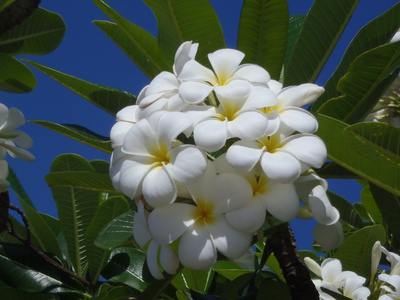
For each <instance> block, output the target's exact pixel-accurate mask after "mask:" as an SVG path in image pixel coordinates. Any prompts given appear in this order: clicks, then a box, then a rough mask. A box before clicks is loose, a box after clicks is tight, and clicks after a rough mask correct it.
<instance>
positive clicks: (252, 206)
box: [225, 196, 265, 233]
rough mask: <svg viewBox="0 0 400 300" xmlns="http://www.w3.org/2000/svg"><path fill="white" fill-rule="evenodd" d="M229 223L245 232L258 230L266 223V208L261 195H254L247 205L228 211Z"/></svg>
mask: <svg viewBox="0 0 400 300" xmlns="http://www.w3.org/2000/svg"><path fill="white" fill-rule="evenodd" d="M225 216H226V220H227V221H228V223H229V225H231V226H232V227H234V228H236V229H237V230H240V231H243V232H250V233H254V232H256V231H257V230H258V229H259V228H260V227H261V226H262V224H263V223H264V220H265V209H264V204H263V203H262V202H261V201H260V199H259V196H258V197H257V196H255V197H253V199H252V200H250V201H249V202H248V203H247V204H246V205H245V206H243V207H241V208H238V209H236V210H233V211H230V212H228V213H226V215H225Z"/></svg>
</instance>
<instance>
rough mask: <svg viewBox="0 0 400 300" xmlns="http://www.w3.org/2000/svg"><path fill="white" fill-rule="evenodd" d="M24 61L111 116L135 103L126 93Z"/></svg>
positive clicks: (133, 98)
mask: <svg viewBox="0 0 400 300" xmlns="http://www.w3.org/2000/svg"><path fill="white" fill-rule="evenodd" d="M24 61H25V62H27V63H29V64H30V65H31V66H33V67H35V68H36V69H38V70H39V71H41V72H43V73H44V74H46V75H47V76H49V77H51V78H53V79H54V80H56V81H57V82H59V83H61V84H62V85H64V86H65V87H67V88H69V89H70V90H71V91H73V92H75V93H77V94H78V95H79V96H81V97H82V98H84V99H86V100H88V101H89V102H91V103H93V104H94V105H97V106H98V107H100V108H101V109H102V110H104V111H106V112H108V113H110V114H112V115H115V114H116V113H117V112H118V111H120V110H121V109H122V108H124V107H125V106H128V105H133V104H135V102H136V96H134V95H132V94H130V93H128V92H125V91H121V90H117V89H113V88H110V87H106V86H103V85H98V84H94V83H90V82H87V81H84V80H82V79H79V78H76V77H73V76H71V75H68V74H65V73H62V72H60V71H57V70H54V69H52V68H49V67H46V66H44V65H41V64H38V63H36V62H33V61H27V60H24Z"/></svg>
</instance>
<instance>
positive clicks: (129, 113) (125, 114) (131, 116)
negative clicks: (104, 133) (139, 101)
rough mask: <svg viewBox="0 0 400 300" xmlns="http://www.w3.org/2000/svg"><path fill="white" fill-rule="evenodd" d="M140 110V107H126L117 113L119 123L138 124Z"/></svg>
mask: <svg viewBox="0 0 400 300" xmlns="http://www.w3.org/2000/svg"><path fill="white" fill-rule="evenodd" d="M138 109H139V105H129V106H126V107H124V108H123V109H121V110H120V111H119V112H118V113H117V115H116V119H117V121H125V122H131V123H136V122H137V121H138V119H137V115H136V114H137V111H138Z"/></svg>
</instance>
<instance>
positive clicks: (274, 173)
mask: <svg viewBox="0 0 400 300" xmlns="http://www.w3.org/2000/svg"><path fill="white" fill-rule="evenodd" d="M261 167H262V169H263V171H264V173H265V175H267V176H268V177H269V178H271V179H274V180H278V181H282V182H289V181H293V180H295V179H296V178H298V177H299V176H300V173H301V165H300V163H299V161H298V160H297V159H296V158H295V157H294V156H293V155H290V154H288V153H284V152H275V153H269V152H264V153H263V155H262V157H261Z"/></svg>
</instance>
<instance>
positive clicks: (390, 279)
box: [378, 274, 400, 300]
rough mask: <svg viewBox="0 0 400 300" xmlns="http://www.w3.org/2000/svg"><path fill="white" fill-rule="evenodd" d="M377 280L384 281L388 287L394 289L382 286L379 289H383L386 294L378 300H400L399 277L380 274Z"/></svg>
mask: <svg viewBox="0 0 400 300" xmlns="http://www.w3.org/2000/svg"><path fill="white" fill-rule="evenodd" d="M378 278H379V280H381V281H384V282H386V283H388V284H390V286H392V287H393V288H394V290H393V289H392V288H391V287H389V286H387V285H382V286H381V289H384V290H385V291H386V293H387V294H385V295H383V296H380V297H379V300H392V299H396V300H397V299H400V276H399V275H388V274H380V275H379V276H378Z"/></svg>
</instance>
